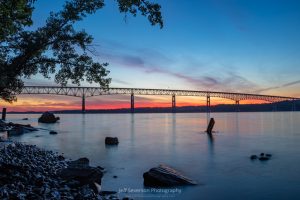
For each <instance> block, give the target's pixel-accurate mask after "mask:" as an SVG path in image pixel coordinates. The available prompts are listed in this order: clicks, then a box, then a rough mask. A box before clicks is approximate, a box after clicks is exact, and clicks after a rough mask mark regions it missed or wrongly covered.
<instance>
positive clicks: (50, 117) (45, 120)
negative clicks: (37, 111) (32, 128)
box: [39, 112, 59, 123]
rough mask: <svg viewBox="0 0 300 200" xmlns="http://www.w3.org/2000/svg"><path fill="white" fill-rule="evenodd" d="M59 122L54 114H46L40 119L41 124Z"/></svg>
mask: <svg viewBox="0 0 300 200" xmlns="http://www.w3.org/2000/svg"><path fill="white" fill-rule="evenodd" d="M58 120H59V117H55V115H54V114H53V113H50V112H44V113H43V114H42V116H41V117H40V118H39V122H41V123H55V122H57V121H58Z"/></svg>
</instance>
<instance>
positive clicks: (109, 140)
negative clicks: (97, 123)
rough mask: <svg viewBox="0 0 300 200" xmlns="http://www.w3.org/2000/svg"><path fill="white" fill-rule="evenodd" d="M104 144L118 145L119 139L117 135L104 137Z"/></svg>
mask: <svg viewBox="0 0 300 200" xmlns="http://www.w3.org/2000/svg"><path fill="white" fill-rule="evenodd" d="M105 144H106V145H118V144H119V140H118V138H117V137H106V138H105Z"/></svg>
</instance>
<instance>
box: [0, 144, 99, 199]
mask: <svg viewBox="0 0 300 200" xmlns="http://www.w3.org/2000/svg"><path fill="white" fill-rule="evenodd" d="M66 167H67V161H66V160H65V158H64V156H62V155H58V154H57V153H54V152H52V151H46V150H43V149H40V148H38V147H36V146H35V145H25V144H22V143H12V144H9V145H7V146H5V147H3V148H2V149H0V199H35V200H39V199H76V198H77V197H79V198H77V199H91V200H97V199H99V195H98V194H95V192H94V191H93V189H92V188H91V187H90V186H89V185H85V186H80V185H78V184H77V183H76V181H75V182H73V183H70V184H68V182H66V181H64V180H62V179H61V178H60V177H59V176H58V175H57V173H58V172H59V171H60V170H62V169H63V168H66Z"/></svg>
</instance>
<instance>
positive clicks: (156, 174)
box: [143, 165, 197, 187]
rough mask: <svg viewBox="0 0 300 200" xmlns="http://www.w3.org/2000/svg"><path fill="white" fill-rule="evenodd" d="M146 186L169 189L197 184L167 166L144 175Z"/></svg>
mask: <svg viewBox="0 0 300 200" xmlns="http://www.w3.org/2000/svg"><path fill="white" fill-rule="evenodd" d="M143 177H144V185H145V186H151V187H159V186H162V187H168V186H179V185H196V184H197V183H196V182H195V181H193V180H191V179H189V178H187V177H186V176H184V175H183V174H181V173H180V172H178V171H177V170H175V169H173V168H171V167H169V166H167V165H159V166H158V167H154V168H151V169H150V170H149V171H148V172H145V173H144V174H143Z"/></svg>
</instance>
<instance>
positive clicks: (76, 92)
mask: <svg viewBox="0 0 300 200" xmlns="http://www.w3.org/2000/svg"><path fill="white" fill-rule="evenodd" d="M21 94H52V95H65V96H74V97H80V98H82V112H85V99H86V98H88V97H93V96H101V95H116V94H125V95H130V105H131V112H132V113H133V112H134V96H135V95H169V96H171V97H172V111H173V112H175V111H176V96H199V97H205V98H206V107H207V112H210V102H211V98H212V97H217V98H224V99H230V100H232V101H234V102H235V104H236V108H237V111H238V110H239V104H240V101H242V100H262V101H266V102H270V103H277V102H282V101H290V102H291V103H292V110H295V100H300V98H294V97H284V96H272V95H260V94H247V93H233V92H214V91H196V90H169V89H145V88H101V87H61V86H24V88H23V90H22V92H21Z"/></svg>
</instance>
